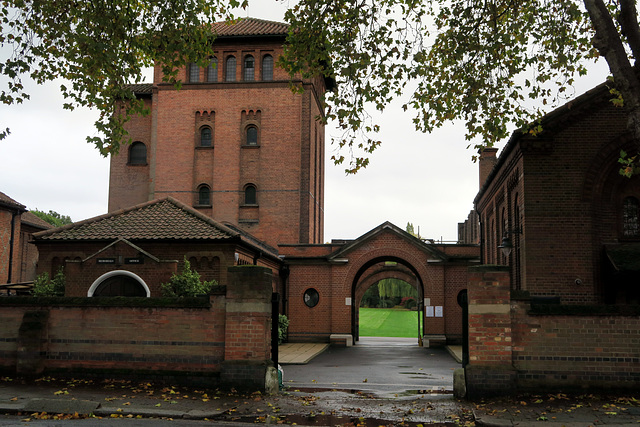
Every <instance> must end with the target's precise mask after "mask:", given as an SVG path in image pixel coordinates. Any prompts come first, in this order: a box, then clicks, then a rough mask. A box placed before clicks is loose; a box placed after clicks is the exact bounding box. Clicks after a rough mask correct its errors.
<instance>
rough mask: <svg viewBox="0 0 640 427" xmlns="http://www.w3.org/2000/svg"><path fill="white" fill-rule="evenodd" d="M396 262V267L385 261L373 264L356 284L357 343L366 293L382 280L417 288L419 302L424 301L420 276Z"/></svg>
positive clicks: (354, 325) (354, 306)
mask: <svg viewBox="0 0 640 427" xmlns="http://www.w3.org/2000/svg"><path fill="white" fill-rule="evenodd" d="M386 261H388V260H386ZM394 262H397V264H396V265H394V266H387V265H385V261H381V262H378V263H376V264H373V265H372V266H371V267H369V268H367V269H366V273H365V274H363V276H365V277H362V278H361V280H359V281H358V282H357V283H356V284H354V289H353V293H354V297H353V312H354V313H355V319H354V320H353V323H352V325H353V331H354V332H353V337H354V340H356V341H357V340H358V339H359V338H360V320H359V312H360V302H361V301H362V297H363V296H364V294H365V292H366V291H367V290H368V289H369V288H370V287H371V286H373V285H375V284H376V283H378V282H379V281H380V280H383V279H400V280H402V281H404V282H406V283H408V284H410V285H411V286H413V287H415V288H416V290H417V291H418V298H417V299H418V301H422V299H423V295H424V289H423V286H422V284H421V282H420V279H419V278H418V276H416V274H415V273H414V272H413V271H411V268H410V267H408V266H407V265H405V264H404V263H400V262H398V261H394Z"/></svg>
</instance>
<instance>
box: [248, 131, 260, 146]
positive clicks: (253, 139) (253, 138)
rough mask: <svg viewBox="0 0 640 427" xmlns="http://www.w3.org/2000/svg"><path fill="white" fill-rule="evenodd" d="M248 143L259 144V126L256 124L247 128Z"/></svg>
mask: <svg viewBox="0 0 640 427" xmlns="http://www.w3.org/2000/svg"><path fill="white" fill-rule="evenodd" d="M247 145H258V128H257V127H255V126H249V127H248V128H247Z"/></svg>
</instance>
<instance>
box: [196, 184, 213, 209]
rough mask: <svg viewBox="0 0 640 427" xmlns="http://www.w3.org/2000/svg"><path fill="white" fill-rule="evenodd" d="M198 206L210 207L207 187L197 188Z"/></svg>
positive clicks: (209, 190) (209, 191) (209, 195)
mask: <svg viewBox="0 0 640 427" xmlns="http://www.w3.org/2000/svg"><path fill="white" fill-rule="evenodd" d="M198 205H199V206H211V189H210V188H209V186H208V185H204V184H203V185H201V186H200V187H198Z"/></svg>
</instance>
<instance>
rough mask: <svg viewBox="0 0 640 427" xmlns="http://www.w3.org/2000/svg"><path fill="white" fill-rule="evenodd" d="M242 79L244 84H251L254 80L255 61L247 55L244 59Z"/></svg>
mask: <svg viewBox="0 0 640 427" xmlns="http://www.w3.org/2000/svg"><path fill="white" fill-rule="evenodd" d="M242 79H243V80H244V81H246V82H251V81H253V80H254V79H255V60H254V59H253V56H251V55H247V56H245V57H244V70H243V75H242Z"/></svg>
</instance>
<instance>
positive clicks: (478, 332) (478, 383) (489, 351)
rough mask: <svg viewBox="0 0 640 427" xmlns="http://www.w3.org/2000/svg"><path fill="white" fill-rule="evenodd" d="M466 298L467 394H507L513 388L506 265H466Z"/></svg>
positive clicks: (508, 286) (513, 377)
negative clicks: (467, 268)
mask: <svg viewBox="0 0 640 427" xmlns="http://www.w3.org/2000/svg"><path fill="white" fill-rule="evenodd" d="M468 301H469V316H468V318H469V363H468V365H467V366H465V377H466V382H467V387H466V391H467V397H469V398H471V399H474V398H477V397H482V396H488V395H496V394H509V393H511V392H513V391H515V389H516V370H515V368H514V367H513V359H512V347H511V282H510V279H509V267H508V266H496V265H486V266H477V267H470V268H469V283H468Z"/></svg>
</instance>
